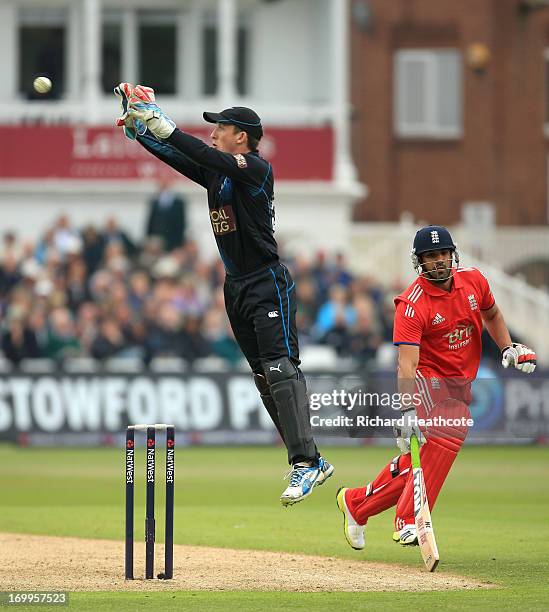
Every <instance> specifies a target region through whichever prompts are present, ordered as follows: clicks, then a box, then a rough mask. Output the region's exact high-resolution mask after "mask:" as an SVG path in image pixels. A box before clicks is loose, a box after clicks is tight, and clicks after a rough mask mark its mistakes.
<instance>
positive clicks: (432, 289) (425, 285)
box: [418, 268, 463, 296]
mask: <svg viewBox="0 0 549 612" xmlns="http://www.w3.org/2000/svg"><path fill="white" fill-rule="evenodd" d="M453 270H454V275H453V278H454V282H453V283H452V289H451V290H450V291H444V289H440V288H439V287H437V286H436V285H435V284H434V283H432V282H431V281H428V280H427V279H426V278H424V277H423V276H420V277H419V279H418V282H419V284H420V286H421V288H422V289H423V291H425V293H427V294H428V295H436V296H441V295H451V294H452V293H453V292H454V290H455V289H461V288H462V287H463V280H462V278H461V274H459V272H458V271H457V270H456V268H453Z"/></svg>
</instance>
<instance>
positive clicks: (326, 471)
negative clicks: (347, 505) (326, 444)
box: [315, 457, 335, 487]
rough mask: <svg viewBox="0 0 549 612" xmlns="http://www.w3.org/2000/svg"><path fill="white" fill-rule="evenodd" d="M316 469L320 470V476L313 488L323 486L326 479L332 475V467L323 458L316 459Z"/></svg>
mask: <svg viewBox="0 0 549 612" xmlns="http://www.w3.org/2000/svg"><path fill="white" fill-rule="evenodd" d="M318 469H319V470H320V474H319V475H318V478H317V479H316V480H315V487H320V486H321V485H323V484H324V483H325V482H326V481H327V480H328V478H330V476H331V475H332V474H333V473H334V469H335V468H334V466H333V465H332V464H331V463H328V462H327V461H326V459H324V457H319V458H318Z"/></svg>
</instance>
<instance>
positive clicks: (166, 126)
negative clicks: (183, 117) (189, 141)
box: [128, 85, 176, 140]
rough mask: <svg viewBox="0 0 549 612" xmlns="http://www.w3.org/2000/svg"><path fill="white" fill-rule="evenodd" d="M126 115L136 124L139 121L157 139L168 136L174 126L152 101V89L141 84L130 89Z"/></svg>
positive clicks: (163, 138)
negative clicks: (130, 93)
mask: <svg viewBox="0 0 549 612" xmlns="http://www.w3.org/2000/svg"><path fill="white" fill-rule="evenodd" d="M128 116H129V117H131V119H133V121H134V122H135V124H136V125H137V124H138V122H139V123H140V124H141V125H142V126H144V127H145V129H148V130H149V132H151V134H153V135H154V136H156V138H158V139H159V140H165V139H166V138H169V137H170V136H171V134H172V132H173V131H174V130H175V128H176V125H175V123H174V122H173V121H172V120H171V119H170V118H169V117H168V116H166V115H165V114H164V113H163V112H162V111H161V110H160V108H159V107H158V105H157V104H156V102H155V101H154V91H153V90H152V89H151V88H150V87H144V86H143V85H138V86H137V87H135V88H134V90H133V91H132V95H131V97H130V98H129V100H128ZM138 133H140V132H139V131H138Z"/></svg>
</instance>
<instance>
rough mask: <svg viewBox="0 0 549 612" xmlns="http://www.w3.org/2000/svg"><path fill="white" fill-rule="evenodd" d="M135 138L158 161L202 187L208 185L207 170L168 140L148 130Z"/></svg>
mask: <svg viewBox="0 0 549 612" xmlns="http://www.w3.org/2000/svg"><path fill="white" fill-rule="evenodd" d="M136 140H137V142H138V143H139V144H140V145H141V146H142V147H143V148H144V149H146V150H147V151H149V153H152V154H153V155H154V156H155V157H157V158H158V159H159V160H160V161H163V162H164V163H165V164H168V166H171V167H172V168H173V169H174V170H177V172H180V173H181V174H183V175H184V176H186V177H187V178H190V179H191V181H194V182H195V183H198V184H199V185H202V187H206V188H207V187H208V178H209V172H208V170H207V169H206V168H203V167H201V166H199V165H198V164H196V163H195V162H193V161H192V160H190V159H189V158H188V157H186V156H185V155H183V153H181V152H180V151H178V150H177V149H176V148H175V147H173V146H172V145H171V144H169V143H168V142H161V141H160V140H158V139H157V138H155V137H154V136H153V135H152V134H151V133H150V132H149V131H148V130H147V131H146V132H145V134H143V135H142V136H137V139H136Z"/></svg>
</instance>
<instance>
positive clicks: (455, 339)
mask: <svg viewBox="0 0 549 612" xmlns="http://www.w3.org/2000/svg"><path fill="white" fill-rule="evenodd" d="M474 329H475V327H474V326H473V325H465V324H460V325H458V326H457V327H456V329H454V331H451V332H449V333H448V334H444V338H448V348H449V349H450V350H452V351H454V350H456V349H460V348H463V347H464V346H467V345H468V344H469V342H471V336H472V335H473V331H474Z"/></svg>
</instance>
